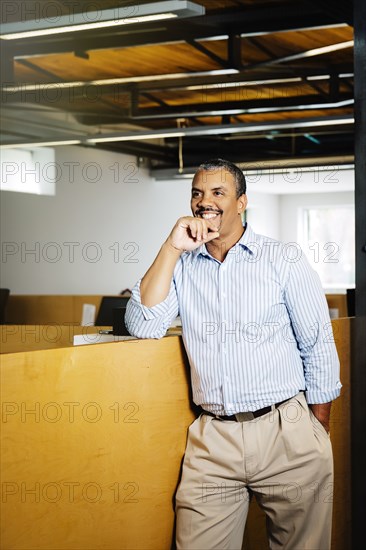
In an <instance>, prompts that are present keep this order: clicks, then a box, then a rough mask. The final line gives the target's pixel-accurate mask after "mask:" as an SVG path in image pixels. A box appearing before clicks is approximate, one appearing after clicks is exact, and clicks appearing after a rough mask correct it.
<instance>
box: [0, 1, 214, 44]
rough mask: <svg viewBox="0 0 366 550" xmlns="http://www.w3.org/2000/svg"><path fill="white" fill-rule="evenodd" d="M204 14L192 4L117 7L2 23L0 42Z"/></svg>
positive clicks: (165, 2) (200, 7) (171, 2)
mask: <svg viewBox="0 0 366 550" xmlns="http://www.w3.org/2000/svg"><path fill="white" fill-rule="evenodd" d="M204 14H205V8H204V7H203V6H201V5H199V4H195V3H194V2H189V1H186V0H163V1H162V2H153V3H151V4H143V5H136V6H124V7H121V6H120V7H115V8H110V9H106V10H98V11H93V12H83V13H69V14H68V15H62V16H60V17H58V18H56V17H53V18H49V19H41V20H33V21H19V22H14V23H6V24H4V25H2V30H1V35H0V38H2V39H3V40H16V39H21V38H31V37H36V36H49V35H53V34H62V33H67V32H78V31H85V30H93V29H100V28H108V27H120V26H123V25H132V24H139V23H148V22H151V21H160V20H164V19H173V18H177V17H193V16H197V15H204Z"/></svg>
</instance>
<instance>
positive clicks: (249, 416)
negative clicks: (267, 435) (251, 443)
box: [234, 412, 255, 422]
mask: <svg viewBox="0 0 366 550" xmlns="http://www.w3.org/2000/svg"><path fill="white" fill-rule="evenodd" d="M234 416H235V418H236V421H237V422H248V421H249V420H253V419H254V418H255V417H254V414H253V413H252V412H241V413H237V414H235V415H234Z"/></svg>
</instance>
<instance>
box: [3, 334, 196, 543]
mask: <svg viewBox="0 0 366 550" xmlns="http://www.w3.org/2000/svg"><path fill="white" fill-rule="evenodd" d="M1 379H2V385H3V390H2V392H3V393H2V396H3V405H2V407H3V408H2V413H3V417H2V433H1V436H2V465H1V466H2V492H3V494H2V504H1V506H2V514H1V517H2V535H1V540H2V548H4V549H7V550H11V549H14V550H15V549H17V550H20V549H24V550H29V549H30V548H37V549H47V550H49V549H53V550H60V549H62V550H66V549H70V550H71V549H72V550H79V549H80V550H81V549H83V550H91V549H93V550H94V549H95V550H96V549H105V550H107V549H108V550H112V549H115V550H122V549H128V550H132V549H136V550H141V549H146V550H148V549H155V550H162V549H164V548H166V549H168V548H169V547H170V544H171V538H172V526H173V519H174V514H173V493H174V490H175V487H176V484H177V481H178V476H179V468H180V462H181V458H182V456H183V453H184V447H185V440H186V428H187V426H188V425H189V424H190V422H191V421H192V419H193V413H192V412H191V410H190V407H189V400H188V382H187V377H186V371H185V368H184V356H183V350H182V344H181V340H180V338H179V337H168V338H164V339H162V340H159V341H156V340H144V341H137V340H135V341H128V342H120V343H112V344H102V345H99V344H97V345H93V346H81V347H76V348H63V349H56V350H47V351H34V352H25V353H14V354H5V355H3V356H2V357H1Z"/></svg>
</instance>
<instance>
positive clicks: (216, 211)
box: [195, 208, 222, 216]
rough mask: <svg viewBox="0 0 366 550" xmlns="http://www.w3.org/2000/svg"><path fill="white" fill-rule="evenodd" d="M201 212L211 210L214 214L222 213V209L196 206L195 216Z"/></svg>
mask: <svg viewBox="0 0 366 550" xmlns="http://www.w3.org/2000/svg"><path fill="white" fill-rule="evenodd" d="M202 212H213V213H214V214H222V210H214V209H213V208H197V210H196V211H195V216H198V215H199V214H201V213H202Z"/></svg>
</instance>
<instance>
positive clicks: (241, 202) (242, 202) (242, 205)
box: [238, 194, 248, 214]
mask: <svg viewBox="0 0 366 550" xmlns="http://www.w3.org/2000/svg"><path fill="white" fill-rule="evenodd" d="M247 204H248V197H247V196H246V195H245V194H243V195H240V197H239V198H238V214H242V213H243V212H244V210H245V209H246V207H247Z"/></svg>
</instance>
